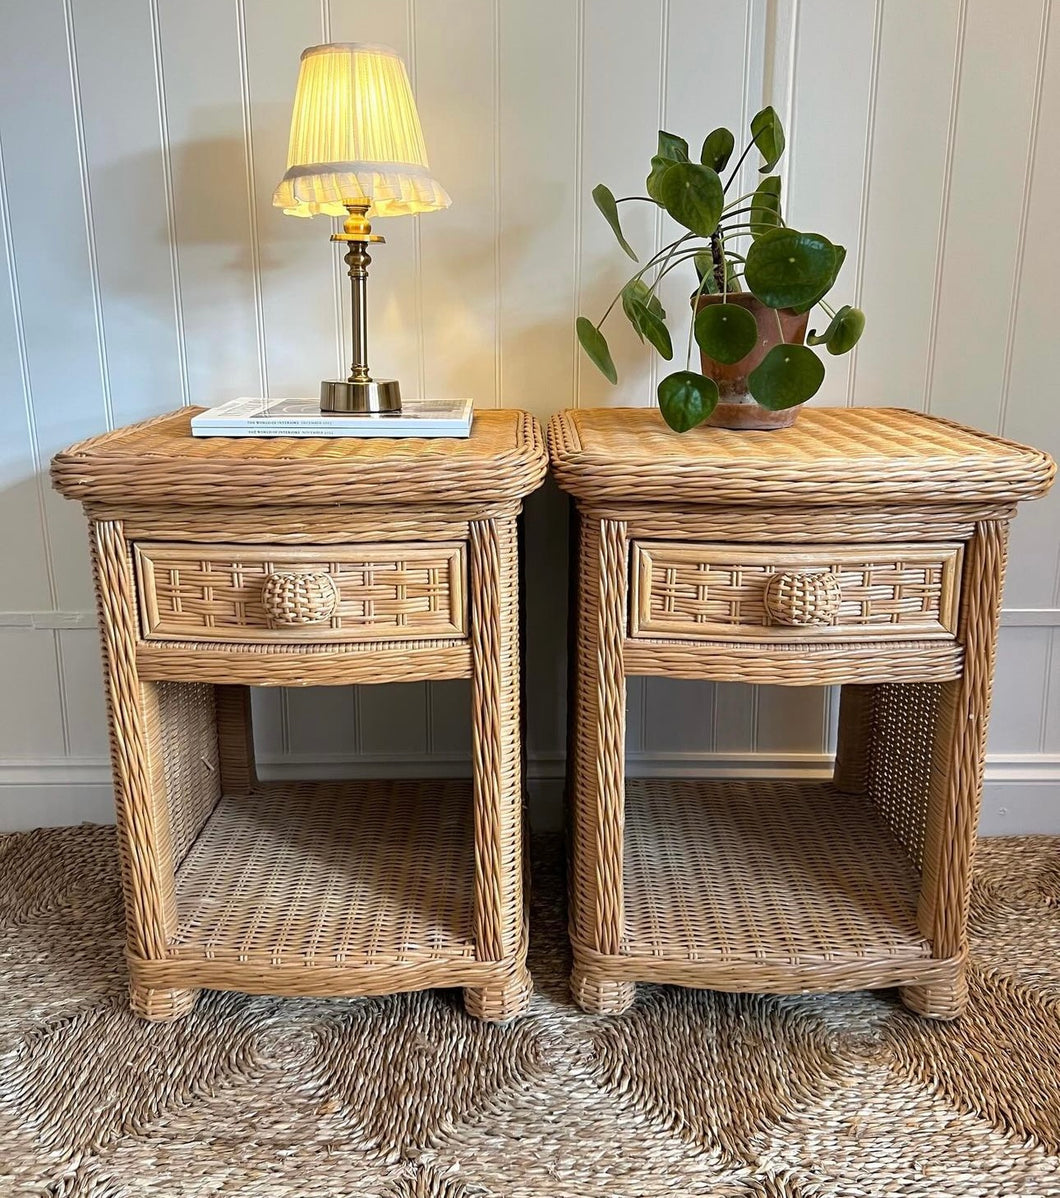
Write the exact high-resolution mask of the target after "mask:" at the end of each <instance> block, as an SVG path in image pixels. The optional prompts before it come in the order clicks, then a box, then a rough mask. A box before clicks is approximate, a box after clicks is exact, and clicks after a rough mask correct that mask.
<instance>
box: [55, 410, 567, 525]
mask: <svg viewBox="0 0 1060 1198" xmlns="http://www.w3.org/2000/svg"><path fill="white" fill-rule="evenodd" d="M196 410H197V409H187V408H186V409H183V410H182V411H180V412H171V413H168V414H166V415H164V416H159V417H157V418H155V419H154V420H149V421H145V422H143V423H142V424H137V425H131V426H129V427H128V428H125V429H118V430H116V431H115V432H113V433H104V434H102V435H101V436H98V437H92V438H90V439H89V440H87V441H81V442H79V443H78V444H76V445H73V446H71V447H70V448H69V449H67V450H65V451H64V452H63V453H60V454H57V455H56V456H55V458H54V459H53V460H52V468H51V477H52V485H53V486H54V487H55V488H56V490H58V491H61V492H62V493H63V494H64V495H65V496H67V498H70V499H77V500H79V501H80V502H82V503H93V504H114V505H117V506H118V507H124V506H129V505H134V506H142V507H160V508H177V507H182V506H188V507H190V508H193V509H194V508H197V507H217V506H223V507H236V508H239V507H243V508H246V507H257V506H258V505H259V504H260V503H261V502H262V500H263V498H267V502H268V503H272V504H279V503H297V504H301V505H307V506H311V505H313V504H319V505H324V504H328V503H342V504H361V505H364V504H367V505H375V506H380V507H383V508H384V509H386V508H390V507H392V506H393V502H394V496H395V495H400V496H401V499H402V502H407V503H411V504H416V503H420V504H430V505H439V504H447V503H454V504H457V505H464V506H466V505H467V504H468V503H470V502H473V501H477V502H479V503H481V504H496V503H504V502H508V501H511V500H518V499H521V498H522V497H523V496H524V495H527V494H529V492H531V491H533V490H535V489H536V488H537V487H538V486H539V485H540V483H541V481H542V480H543V478H544V476H545V471H546V468H547V461H548V459H547V456H546V453H545V447H544V439H543V437H542V434H541V429H540V427H539V425H538V423H537V421H536V420H535V419H534V418H533V417H532V416H531V415H529V413H526V412H520V411H516V410H514V409H509V410H491V411H482V412H476V413H475V421H474V425H473V428H472V434H471V437H470V438H468V440H467V441H461V440H456V441H453V440H445V439H442V440H441V442H440V443H437V444H436V443H434V442H429V441H424V440H421V439H414V438H409V439H406V440H400V439H397V440H395V439H390V438H378V439H374V438H370V439H364V438H361V439H358V438H342V439H339V440H338V441H337V442H336V441H329V440H327V439H318V438H311V437H307V438H264V439H262V438H254V437H247V438H241V439H239V438H237V439H232V438H192V437H190V436H189V423H190V418H191V415H193V414H194V411H196Z"/></svg>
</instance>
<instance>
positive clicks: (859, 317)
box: [806, 304, 865, 354]
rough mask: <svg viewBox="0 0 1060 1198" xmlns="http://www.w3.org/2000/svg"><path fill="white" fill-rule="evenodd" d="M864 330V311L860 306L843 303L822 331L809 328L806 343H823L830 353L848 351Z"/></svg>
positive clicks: (855, 343)
mask: <svg viewBox="0 0 1060 1198" xmlns="http://www.w3.org/2000/svg"><path fill="white" fill-rule="evenodd" d="M864 331H865V313H864V312H862V310H861V309H860V308H852V307H851V306H850V305H849V304H844V305H843V307H842V308H840V309H839V311H838V312H837V313H836V314H835V316H833V317H832V320H831V323H830V324H829V325H828V328H826V329H825V331H824V332H823V333H817V332H815V331H814V330H812V329H811V330H810V333H809V335H808V336H807V338H806V344H807V345H823V346H824V347H825V349H827V350H828V352H829V353H830V354H845V353H849V352H850V350H852V349H853V348H854V346H855V345H857V343H858V339H859V338H860V337H861V334H862V333H863V332H864Z"/></svg>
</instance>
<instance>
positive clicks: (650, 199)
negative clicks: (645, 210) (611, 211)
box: [615, 196, 658, 204]
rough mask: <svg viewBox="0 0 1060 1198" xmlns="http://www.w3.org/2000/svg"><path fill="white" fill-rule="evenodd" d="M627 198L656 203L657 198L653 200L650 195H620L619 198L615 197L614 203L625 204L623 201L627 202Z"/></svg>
mask: <svg viewBox="0 0 1060 1198" xmlns="http://www.w3.org/2000/svg"><path fill="white" fill-rule="evenodd" d="M629 200H643V201H644V202H645V203H646V204H656V203H658V201H657V200H653V199H652V198H651V196H622V197H621V198H620V199H617V200H615V203H616V204H625V203H627V202H628V201H629Z"/></svg>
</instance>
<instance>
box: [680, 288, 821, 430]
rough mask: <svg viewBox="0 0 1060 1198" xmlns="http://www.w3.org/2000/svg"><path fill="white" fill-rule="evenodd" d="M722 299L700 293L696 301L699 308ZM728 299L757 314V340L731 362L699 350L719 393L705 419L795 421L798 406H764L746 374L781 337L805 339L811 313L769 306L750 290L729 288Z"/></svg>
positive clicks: (732, 424)
mask: <svg viewBox="0 0 1060 1198" xmlns="http://www.w3.org/2000/svg"><path fill="white" fill-rule="evenodd" d="M721 302H722V297H721V296H720V295H701V296H700V297H699V299H698V301H697V303H696V310H697V311H698V310H699V309H700V308H701V307H705V306H706V305H707V304H720V303H721ZM725 302H726V303H729V304H738V305H739V306H740V307H741V308H746V309H747V311H748V312H750V313H751V315H752V316H753V317H754V318H755V322H756V323H757V325H758V344H757V345H756V346H755V347H754V349H753V350H751V352H750V353H749V354H747V355H746V356H745V357H742V358H741V359H740V360H739V362H734V363H733V364H732V365H731V366H727V365H726V364H725V363H724V362H715V361H714V359H713V358H708V357H707V355H706V354H705V353H703V352H702V350H701V351H700V354H699V359H700V362H701V363H702V370H703V373H704V374H705V375H706V376H707V378H711V379H713V380H714V381H715V382H716V383H717V384H718V391H719V393H720V399H719V401H718V406H717V407H716V408H715V409H714V411H713V412H712V413H711V414H710V416H708V417H707V419H706V421H705V423H706V424H709V425H712V426H713V427H714V428H758V429H769V428H787V427H788V425H790V424H794V423H795V417H796V416H797V415H798V413H799V409H798V407H794V408H787V409H785V410H784V411H782V412H771V411H770V410H769V409H768V408H763V407H762V405H761V404H759V403H756V402H755V399H754V396H753V395H751V393H750V392H749V391H748V390H747V376H748V375H749V374H750V373H751V371H752V370H754V368H755V367H756V366H757V365H758V364H759V363H760V362H761V361H762V359H763V358H764V357H765V356H766V354H767V353H768V352H769V351H770V350H771V349H772V348H773V346H774V345H779V344H780V343H781V341H782V340H783V341H784V342H786V343H787V344H789V345H801V344H802V343H803V342H804V341H805V339H806V325H807V323H808V321H809V319H810V314H809V312H793V311H792V310H791V309H790V308H781V309H780V310H779V311H778V310H776V309H774V308H767V307H766V306H765V304H763V303H762V301H761V300H758V299H755V297H754V296H753V295H751V293H750V292H748V291H736V292H730V293H729V294H728V295H727V296H726V297H725ZM778 317H779V325H780V327H779V329H778V327H777V324H778ZM782 333H783V337H782V336H781V334H782Z"/></svg>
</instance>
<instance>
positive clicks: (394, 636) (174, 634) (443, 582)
mask: <svg viewBox="0 0 1060 1198" xmlns="http://www.w3.org/2000/svg"><path fill="white" fill-rule="evenodd" d="M134 556H135V562H136V577H137V587H138V590H139V597H140V619H141V626H142V629H143V635H144V637H145V638H146V639H148V640H181V641H188V640H193V641H242V642H249V643H255V642H260V643H269V642H283V641H297V642H305V641H345V642H351V641H396V640H402V641H403V640H422V639H430V638H435V637H437V638H453V637H464V636H466V635H467V599H466V589H465V585H464V579H465V577H466V573H467V570H466V551H465V546H464V544H463V543H460V542H439V543H419V542H415V543H408V544H399V543H391V544H385V545H383V544H380V545H327V546H292V545H275V546H270V545H186V544H179V543H173V542H170V543H166V542H143V541H141V542H139V543H138V544H136V545H135V547H134Z"/></svg>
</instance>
